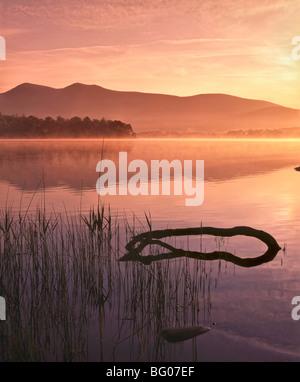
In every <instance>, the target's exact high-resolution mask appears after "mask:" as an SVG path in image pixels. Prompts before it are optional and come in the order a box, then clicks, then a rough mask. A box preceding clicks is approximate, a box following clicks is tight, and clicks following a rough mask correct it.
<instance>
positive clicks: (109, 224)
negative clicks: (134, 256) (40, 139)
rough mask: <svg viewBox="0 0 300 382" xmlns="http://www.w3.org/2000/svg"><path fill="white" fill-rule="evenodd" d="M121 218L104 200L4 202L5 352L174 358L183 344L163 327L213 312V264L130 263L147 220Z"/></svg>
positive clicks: (0, 245) (1, 343)
mask: <svg viewBox="0 0 300 382" xmlns="http://www.w3.org/2000/svg"><path fill="white" fill-rule="evenodd" d="M120 222H121V220H120V219H118V218H112V215H111V213H110V210H109V209H108V210H106V209H105V208H104V207H100V206H97V207H95V208H91V210H90V211H89V213H88V214H82V213H76V214H68V213H67V212H65V213H55V212H54V211H51V212H49V211H47V212H46V210H45V208H39V207H37V208H36V210H35V211H33V212H31V213H29V211H26V212H25V213H21V212H19V213H13V211H12V210H9V209H8V208H5V209H3V210H0V295H1V296H3V297H4V298H5V299H6V305H7V320H6V321H2V322H1V323H0V360H1V361H88V360H98V361H109V360H110V361H111V360H115V361H119V360H121V361H122V360H148V361H151V360H164V359H169V360H171V358H172V357H173V358H174V357H175V358H176V356H175V355H174V351H176V349H180V345H178V346H179V348H178V347H174V345H170V344H167V343H166V342H165V341H164V340H163V338H162V337H161V335H160V333H161V330H162V329H163V328H166V327H172V326H180V325H181V326H183V325H199V324H200V325H201V324H203V323H205V321H207V322H209V321H211V317H210V314H211V299H210V286H211V281H210V280H211V272H212V265H211V264H210V265H209V266H208V267H207V265H206V264H205V262H202V261H191V259H186V258H182V259H177V260H175V261H172V260H167V261H162V262H157V263H153V264H151V265H150V266H145V265H143V264H140V263H138V262H128V263H121V262H119V261H118V259H119V258H120V256H121V252H122V248H124V246H125V244H126V241H127V240H128V236H132V235H134V234H135V232H136V231H137V230H138V229H143V227H141V225H140V224H139V222H136V220H135V218H134V222H133V224H132V225H130V224H129V223H128V220H125V223H124V224H120ZM146 225H147V227H148V229H149V228H150V229H151V227H152V223H151V217H147V216H146ZM151 251H153V253H155V248H151ZM176 346H177V345H176ZM124 347H125V348H126V351H124ZM168 357H169V358H168ZM170 357H171V358H170ZM194 358H195V357H194Z"/></svg>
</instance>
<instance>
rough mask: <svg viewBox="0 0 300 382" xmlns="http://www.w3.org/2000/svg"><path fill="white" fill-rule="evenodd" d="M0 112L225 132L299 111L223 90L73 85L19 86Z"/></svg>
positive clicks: (293, 117)
mask: <svg viewBox="0 0 300 382" xmlns="http://www.w3.org/2000/svg"><path fill="white" fill-rule="evenodd" d="M0 112H1V113H2V114H17V115H22V114H24V115H25V116H29V115H34V116H36V117H40V118H45V117H47V116H51V117H53V118H56V117H57V116H62V117H64V118H71V117H74V116H78V117H81V118H84V117H86V116H88V117H90V118H96V119H101V118H102V117H104V118H106V119H109V120H121V121H123V122H124V123H129V124H131V125H132V128H133V130H134V131H135V132H137V133H138V132H141V131H157V130H159V131H174V132H184V131H186V132H197V131H198V132H201V131H210V132H222V131H223V132H224V131H228V130H240V129H242V130H244V129H246V130H248V129H278V128H287V127H288V128H289V127H299V126H300V112H299V110H297V109H291V108H287V107H283V106H280V105H276V104H274V103H270V102H266V101H260V100H252V99H245V98H240V97H235V96H231V95H226V94H200V95H195V96H190V97H177V96H172V95H162V94H150V93H139V92H126V91H114V90H108V89H105V88H102V87H100V86H97V85H84V84H79V83H76V84H73V85H70V86H67V87H65V88H63V89H54V88H51V87H47V86H41V85H34V84H28V83H25V84H22V85H19V86H17V87H15V88H13V89H11V90H9V91H7V92H5V93H1V94H0Z"/></svg>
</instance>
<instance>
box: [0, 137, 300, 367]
mask: <svg viewBox="0 0 300 382" xmlns="http://www.w3.org/2000/svg"><path fill="white" fill-rule="evenodd" d="M120 151H123V152H127V153H128V161H131V160H134V159H142V160H144V161H145V162H146V163H148V164H150V160H152V159H159V160H161V159H168V160H173V159H179V160H182V161H183V160H185V159H191V160H193V161H195V160H196V159H200V160H204V168H205V186H204V189H205V191H204V193H205V194H204V203H203V204H202V205H201V206H198V207H186V206H185V196H174V195H170V196H130V195H129V196H106V197H101V200H100V203H101V204H104V205H105V206H110V209H111V213H112V216H113V218H114V219H118V222H119V224H120V243H119V244H118V249H116V248H115V251H116V252H117V257H118V256H119V257H121V256H122V255H123V254H124V253H125V250H124V246H125V244H126V241H127V240H128V235H127V236H126V232H125V225H124V224H125V223H124V222H125V221H127V222H129V224H130V225H132V226H133V225H135V226H136V227H137V229H138V230H139V231H143V229H144V230H148V229H149V227H148V226H147V221H146V219H145V213H146V214H147V216H149V217H150V216H151V224H152V229H165V228H180V227H181V228H187V227H196V226H200V225H201V224H202V225H203V226H213V227H220V228H230V227H234V226H240V225H242V226H250V227H253V228H256V229H260V230H264V231H266V232H268V233H270V234H271V235H272V236H274V238H275V239H276V240H277V242H278V243H279V245H280V246H281V247H282V248H283V249H284V251H283V250H281V251H280V252H279V253H278V254H277V256H276V257H275V259H274V260H273V261H271V262H269V263H266V264H263V265H260V266H258V267H254V268H249V269H247V268H241V267H239V266H237V265H234V264H231V263H226V262H224V261H214V262H205V261H197V260H192V259H189V260H188V259H181V260H180V259H178V260H171V261H170V262H168V265H166V261H161V262H158V263H157V264H155V265H152V266H150V267H147V266H145V265H142V264H139V263H134V264H131V263H126V264H123V263H122V264H121V265H116V267H121V268H118V269H119V271H120V269H121V272H122V274H123V275H124V280H125V279H126V280H127V281H126V282H128V285H131V287H128V289H127V290H126V291H124V290H123V292H122V293H119V292H118V291H117V288H115V289H114V288H112V289H114V290H113V292H112V295H111V298H110V299H109V301H107V303H105V304H104V308H103V310H102V311H101V313H100V312H99V311H96V310H94V311H93V309H92V308H91V311H90V312H89V315H88V322H87V323H86V332H83V333H82V334H81V335H82V336H86V338H87V344H86V345H85V346H86V349H87V351H86V352H85V353H84V354H82V355H81V356H80V357H81V359H82V360H92V361H97V360H104V361H105V360H116V361H137V360H142V361H144V360H148V361H151V360H165V361H192V360H197V361H300V321H293V320H292V317H291V311H292V305H291V300H292V298H293V297H294V296H297V295H300V282H299V272H300V253H299V241H300V235H299V234H300V231H299V227H300V225H299V223H300V221H299V220H300V196H299V195H300V194H299V189H300V173H299V172H297V171H295V170H294V168H295V167H296V166H299V165H300V141H238V140H236V141H222V140H218V141H209V140H174V141H161V140H147V141H145V140H128V141H126V140H124V141H106V142H104V144H103V142H101V141H99V142H96V141H79V142H78V141H77V142H75V141H69V142H66V141H47V142H26V141H18V142H17V141H11V142H4V141H2V142H0V206H1V209H4V208H5V206H7V207H8V208H10V209H11V210H12V211H14V213H18V212H19V211H21V212H24V211H27V210H28V212H29V213H34V211H35V209H36V206H37V205H40V206H45V208H46V211H47V212H49V213H50V212H51V211H55V212H56V213H60V212H61V213H66V212H67V213H68V214H69V215H70V216H72V215H74V216H75V215H76V214H78V212H79V211H80V212H81V213H82V214H88V212H89V210H90V208H91V206H97V204H98V203H99V196H98V194H97V192H96V182H97V179H98V174H97V173H96V164H97V162H98V161H99V160H100V159H101V157H102V158H105V159H112V160H113V161H114V162H115V163H116V164H117V165H118V155H119V152H120ZM143 226H144V228H143ZM176 240H177V241H176V244H177V247H180V246H189V248H194V249H195V250H196V249H197V250H200V247H201V249H202V250H204V251H207V252H209V251H212V250H215V249H216V248H220V247H222V248H223V249H225V250H228V251H231V252H233V253H235V254H237V255H238V256H240V257H255V256H258V255H260V254H262V253H263V252H264V250H265V246H264V245H263V244H262V243H261V242H259V241H258V240H256V239H253V238H246V237H243V236H241V237H236V238H231V239H230V240H227V239H225V240H218V239H215V238H212V237H203V238H201V239H200V238H183V239H182V241H180V239H176ZM159 267H161V268H159ZM164 267H165V268H164ZM112 272H114V268H113V267H112ZM138 272H141V274H142V275H143V276H142V278H144V279H143V280H142V279H141V277H137V273H138ZM149 275H151V277H152V276H153V277H154V278H155V277H156V279H155V283H154V284H153V288H154V285H155V287H156V288H158V285H160V288H161V290H163V291H164V294H163V295H161V290H158V289H153V290H151V296H150V294H149V293H150V292H149V290H147V288H146V286H145V283H147V282H148V283H150V282H153V280H152V279H151V280H152V281H151V280H150V279H149V277H150V276H149ZM158 276H159V277H160V276H161V277H162V278H161V280H160V284H158V280H157V277H158ZM176 278H177V279H180V280H181V281H180V283H178V285H177V289H178V290H176V293H175V292H174V290H173V289H172V288H175V289H176ZM181 278H182V279H181ZM147 280H148V281H147ZM130 283H134V288H135V289H134V290H133V289H132V284H130ZM143 288H145V289H143ZM137 291H140V292H141V293H145V295H144V298H145V301H142V299H141V297H138V293H137ZM143 291H144V292H143ZM191 291H192V292H191ZM147 293H148V294H149V295H148V294H147ZM192 293H193V295H192ZM0 294H1V293H0ZM191 296H192V297H191ZM150 297H151V298H150ZM189 299H192V301H193V302H192V303H189V301H190V300H189ZM141 301H142V302H141ZM195 301H196V303H195ZM160 304H161V306H160ZM8 311H9V307H8ZM8 316H9V314H8ZM3 323H4V322H2V323H1V325H3ZM10 324H11V323H10ZM10 324H9V320H7V321H6V322H5V325H10ZM11 325H12V324H11ZM174 326H209V327H211V330H210V331H209V332H208V333H206V334H204V335H200V336H198V337H196V338H194V339H190V340H187V341H184V342H180V343H168V342H167V341H165V340H164V339H163V338H162V337H161V336H160V333H159V331H160V329H161V328H166V327H174ZM53 357H54V356H53V355H49V357H48V358H49V359H51V358H53Z"/></svg>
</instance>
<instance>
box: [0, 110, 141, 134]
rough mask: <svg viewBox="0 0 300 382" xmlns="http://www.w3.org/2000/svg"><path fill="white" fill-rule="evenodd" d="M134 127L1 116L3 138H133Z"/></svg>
mask: <svg viewBox="0 0 300 382" xmlns="http://www.w3.org/2000/svg"><path fill="white" fill-rule="evenodd" d="M133 136H135V134H134V132H133V130H132V127H131V125H130V124H126V123H123V122H121V121H110V120H106V119H104V118H102V119H101V120H98V119H90V118H89V117H85V118H84V119H81V118H79V117H73V118H70V119H66V118H63V117H60V116H59V117H57V118H56V119H54V118H52V117H46V118H45V119H43V118H37V117H34V116H32V115H31V116H29V117H26V116H16V115H2V114H1V113H0V138H99V137H133Z"/></svg>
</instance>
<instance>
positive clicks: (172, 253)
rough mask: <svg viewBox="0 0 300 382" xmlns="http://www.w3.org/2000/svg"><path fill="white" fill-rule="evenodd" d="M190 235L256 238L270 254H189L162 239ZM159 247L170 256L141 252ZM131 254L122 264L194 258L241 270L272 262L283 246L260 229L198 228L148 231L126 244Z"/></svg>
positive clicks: (128, 254) (121, 259)
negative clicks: (238, 267) (232, 265)
mask: <svg viewBox="0 0 300 382" xmlns="http://www.w3.org/2000/svg"><path fill="white" fill-rule="evenodd" d="M188 235H212V236H220V237H233V236H239V235H242V236H248V237H254V238H256V239H258V240H260V241H262V242H263V243H264V244H266V245H267V247H268V249H267V251H266V252H265V253H264V254H262V255H260V256H257V257H253V258H241V257H238V256H236V255H234V254H232V253H230V252H226V251H214V252H210V253H206V252H205V253H203V252H197V251H188V250H184V249H180V248H175V247H173V246H171V245H170V244H167V243H165V242H162V241H161V240H160V239H163V238H166V237H176V236H188ZM153 244H156V245H159V246H161V247H163V248H165V249H168V250H169V252H167V253H160V254H158V255H147V256H142V255H141V254H140V253H141V252H142V250H143V249H144V248H145V247H146V246H147V245H153ZM125 248H126V250H127V251H128V253H127V254H125V255H124V256H123V257H121V258H120V259H119V260H120V261H140V262H141V263H143V264H147V265H149V264H151V263H152V262H153V261H158V260H163V259H173V258H177V257H190V258H193V259H197V260H210V261H212V260H219V259H221V260H225V261H229V262H232V263H234V264H236V265H239V266H241V267H248V268H249V267H254V266H258V265H260V264H263V263H266V262H269V261H271V260H273V259H274V258H275V256H276V255H277V253H278V252H279V250H280V249H281V247H280V246H279V245H278V243H277V241H276V240H275V239H274V237H273V236H271V235H270V234H268V233H267V232H265V231H262V230H256V229H254V228H251V227H246V226H238V227H233V228H214V227H195V228H180V229H166V230H157V231H149V232H144V233H142V234H139V235H136V236H134V237H133V238H132V240H131V241H130V242H129V243H128V244H127V245H126V247H125Z"/></svg>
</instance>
